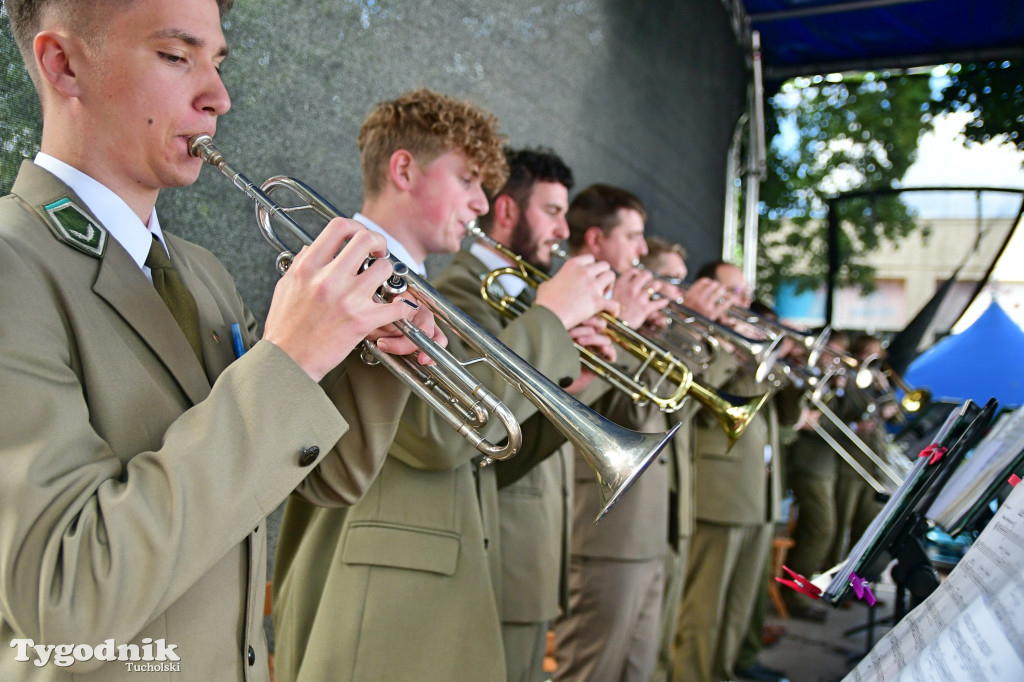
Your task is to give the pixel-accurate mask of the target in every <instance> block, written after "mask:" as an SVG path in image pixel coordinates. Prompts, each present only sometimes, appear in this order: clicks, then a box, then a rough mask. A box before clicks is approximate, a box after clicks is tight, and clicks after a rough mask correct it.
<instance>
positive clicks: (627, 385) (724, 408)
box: [467, 223, 769, 442]
mask: <svg viewBox="0 0 1024 682" xmlns="http://www.w3.org/2000/svg"><path fill="white" fill-rule="evenodd" d="M467 234H468V235H469V236H470V237H472V238H474V239H475V240H477V241H478V242H480V243H482V244H485V245H487V246H489V247H490V248H492V249H494V250H495V251H497V252H498V253H500V254H501V255H502V256H504V257H505V258H506V259H508V260H509V261H511V262H513V263H514V265H513V266H509V267H506V268H498V269H497V270H492V271H491V272H490V273H488V274H487V275H486V276H485V277H484V280H483V281H482V283H481V285H480V294H481V296H483V298H484V300H486V301H487V302H488V303H489V304H490V305H491V306H492V307H493V308H495V309H496V310H498V311H500V312H501V313H503V314H504V315H506V316H508V317H517V316H518V315H521V314H522V313H523V312H525V307H524V305H523V303H522V302H521V301H518V300H517V299H515V298H513V297H511V296H508V295H507V294H504V293H502V294H501V295H498V296H496V295H495V294H494V289H495V287H494V284H495V282H496V281H497V279H498V278H499V277H502V276H505V275H511V276H513V277H517V278H519V279H521V280H522V281H523V282H525V283H526V284H527V285H528V286H531V287H534V288H536V287H537V286H538V285H540V284H541V283H543V282H545V281H547V280H549V279H551V276H550V275H549V274H547V273H546V272H544V271H542V270H540V269H539V268H537V267H535V266H533V265H531V264H530V263H527V262H526V261H525V260H524V259H523V258H522V257H521V256H520V255H519V254H517V253H515V252H514V251H512V250H511V249H509V248H508V247H507V246H505V245H504V244H501V243H499V242H497V241H495V240H494V239H493V238H491V237H490V236H489V235H487V234H485V233H484V232H483V230H482V229H481V228H480V226H479V225H477V224H475V223H474V224H472V225H470V226H468V227H467ZM556 255H559V256H561V255H562V254H556ZM498 288H500V285H499V286H498ZM601 318H602V319H603V320H604V321H605V322H606V323H607V328H606V329H605V332H604V333H605V334H607V335H608V336H609V337H610V338H611V339H612V341H613V342H614V343H615V344H616V345H617V346H619V347H620V348H623V349H624V350H626V351H628V352H629V353H630V354H631V355H633V356H634V357H636V358H637V359H639V360H640V363H641V364H640V367H639V368H638V369H637V370H636V371H634V372H633V373H631V374H630V373H627V372H625V371H623V370H622V369H620V368H619V367H616V366H615V365H614V364H612V363H610V362H608V361H607V360H605V359H604V358H603V357H600V356H599V355H598V354H597V353H595V352H594V351H592V350H591V349H589V348H586V347H585V346H581V345H579V344H576V349H577V350H578V351H579V353H580V361H581V362H582V363H583V365H584V366H586V367H587V368H589V369H590V370H591V371H592V372H594V373H595V374H596V375H597V376H599V377H601V378H602V379H604V380H605V381H607V382H608V383H609V384H611V385H612V386H614V387H615V388H617V389H619V390H621V391H623V392H625V393H626V394H627V395H629V396H630V398H632V399H633V401H634V402H636V403H637V404H645V403H647V402H651V403H654V404H655V405H657V406H658V407H659V408H660V409H661V410H662V411H664V412H674V411H675V410H678V409H679V408H680V407H682V405H683V400H684V399H685V397H686V396H687V395H692V396H693V398H694V399H695V400H696V401H697V402H699V403H700V404H701V405H703V406H704V407H706V408H708V410H710V411H711V413H712V414H714V415H715V418H716V419H718V421H719V422H720V423H721V425H722V428H723V429H725V432H726V435H727V436H728V437H729V439H730V440H731V441H733V442H735V441H736V440H737V439H738V438H739V437H740V436H741V435H742V434H743V431H744V430H746V428H747V426H748V425H749V424H750V420H751V419H752V418H753V416H754V414H756V413H757V410H758V409H760V407H761V405H762V404H764V401H765V400H767V399H768V396H769V394H768V393H766V394H764V395H761V396H755V397H753V398H750V399H747V398H740V397H736V396H729V395H726V394H719V393H717V392H716V391H714V390H712V389H709V388H707V387H705V386H702V385H701V384H699V383H698V382H696V381H695V380H694V378H693V372H692V371H691V370H690V368H689V367H687V366H686V364H685V363H683V362H682V361H681V360H680V359H678V358H677V357H675V356H674V355H673V354H672V352H671V351H668V350H665V349H663V348H661V347H659V346H658V345H657V344H655V343H654V342H652V341H651V340H650V339H649V338H647V337H646V336H644V335H643V334H641V333H640V332H638V331H637V330H635V329H633V328H632V327H630V326H629V325H628V324H626V323H625V322H623V321H622V320H619V319H618V318H616V317H614V316H612V315H610V314H608V313H601ZM648 370H653V373H654V374H655V375H656V376H657V378H656V379H655V380H654V381H653V382H651V381H648V380H647V379H645V376H644V375H645V374H646V373H647V371H648ZM662 386H667V387H668V388H667V390H666V391H664V392H663V391H662Z"/></svg>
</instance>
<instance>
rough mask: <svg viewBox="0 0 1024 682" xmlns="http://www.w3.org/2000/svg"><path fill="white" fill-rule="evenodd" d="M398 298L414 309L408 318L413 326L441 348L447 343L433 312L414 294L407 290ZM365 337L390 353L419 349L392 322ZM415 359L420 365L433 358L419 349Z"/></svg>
mask: <svg viewBox="0 0 1024 682" xmlns="http://www.w3.org/2000/svg"><path fill="white" fill-rule="evenodd" d="M399 298H402V299H404V300H405V302H406V304H407V305H409V306H411V307H413V308H414V309H415V312H414V313H413V316H412V318H411V319H410V320H409V321H410V322H411V323H412V324H413V325H414V326H416V327H418V328H419V329H420V331H422V332H423V333H424V334H426V335H427V336H429V337H430V338H431V339H432V340H433V341H435V342H436V343H437V344H439V345H440V346H441V347H442V348H443V347H445V346H447V345H448V337H447V336H445V334H444V332H443V331H441V327H440V326H439V325H438V324H437V322H436V321H435V320H434V314H433V313H432V312H430V309H429V308H427V307H426V305H424V304H423V303H422V302H421V301H420V300H419V299H418V298H417V297H416V295H415V294H413V293H412V292H408V291H407V292H404V293H402V294H400V295H399ZM396 300H397V299H396ZM366 338H367V340H368V341H371V342H374V343H376V344H377V347H378V348H380V349H381V350H382V351H384V352H385V353H390V354H391V355H409V354H410V353H414V352H416V351H418V350H419V348H418V347H417V346H416V344H414V343H413V342H412V341H411V340H409V337H407V336H405V335H404V334H402V332H400V331H399V330H398V328H397V327H396V326H395V325H393V324H389V325H386V326H384V327H378V328H377V329H374V330H373V331H372V332H370V333H369V334H368V335H367V336H366ZM417 361H418V362H419V363H420V364H421V365H429V364H431V363H433V361H434V360H433V358H431V357H430V356H429V355H427V354H426V353H424V352H422V351H420V353H419V356H418V357H417Z"/></svg>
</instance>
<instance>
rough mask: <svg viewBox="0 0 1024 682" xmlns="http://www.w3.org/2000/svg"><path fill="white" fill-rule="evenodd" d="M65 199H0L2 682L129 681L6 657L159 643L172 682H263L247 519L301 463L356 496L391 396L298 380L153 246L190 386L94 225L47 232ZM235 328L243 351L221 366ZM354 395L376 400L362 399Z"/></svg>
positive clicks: (86, 665)
mask: <svg viewBox="0 0 1024 682" xmlns="http://www.w3.org/2000/svg"><path fill="white" fill-rule="evenodd" d="M65 198H66V199H69V200H70V202H74V203H75V204H76V205H78V206H83V204H82V202H81V200H80V199H79V198H78V197H76V196H75V195H74V194H73V193H72V192H71V191H70V189H69V188H68V187H67V186H66V185H64V184H63V183H61V182H60V181H59V180H57V178H55V177H54V176H53V175H51V174H50V173H48V172H46V171H44V170H43V169H41V168H39V167H38V166H36V165H35V164H33V163H30V162H26V163H25V164H23V166H22V169H21V172H20V174H19V176H18V178H17V180H16V182H15V184H14V188H13V191H12V194H11V195H8V196H7V197H4V198H3V199H0V272H2V273H3V278H2V282H0V310H2V311H3V314H2V315H0V518H2V522H0V679H3V680H22V679H31V680H70V679H75V680H79V679H81V680H85V679H102V680H119V679H132V680H136V679H138V678H137V676H138V675H139V674H140V673H136V672H131V671H129V670H127V668H126V665H125V663H124V662H122V661H112V662H107V663H104V662H103V661H101V660H97V659H96V658H93V659H92V660H89V661H85V662H81V663H76V664H74V665H72V666H70V667H59V666H56V665H55V664H54V662H53V659H52V657H51V660H50V662H49V663H48V664H47V665H44V666H40V667H37V666H36V665H35V664H34V660H33V661H31V662H29V661H16V660H15V656H16V653H17V650H16V648H12V647H11V646H10V642H11V641H12V640H13V639H31V640H33V642H34V643H35V644H37V645H61V644H64V645H88V646H90V647H96V646H97V645H100V644H102V643H104V642H106V641H107V640H113V645H114V646H115V647H116V646H117V645H122V644H123V645H128V644H135V645H136V646H139V647H140V648H141V647H142V646H143V644H145V643H149V640H153V641H154V642H155V641H158V640H164V644H165V645H166V646H168V647H169V646H172V645H173V646H174V647H176V648H174V649H173V653H174V655H176V656H177V657H178V658H179V659H180V661H178V663H180V674H181V678H182V679H203V680H266V679H267V678H268V669H267V664H266V661H267V651H266V643H265V639H264V635H263V599H264V589H265V588H264V586H265V581H266V575H265V574H266V530H265V526H264V518H265V516H266V515H267V514H268V513H269V512H270V511H272V510H273V509H274V508H275V507H276V506H277V505H278V504H280V503H281V501H282V500H283V499H284V498H285V497H286V496H287V495H288V494H289V493H290V492H291V491H292V490H293V489H294V488H295V487H296V486H298V485H300V483H302V481H303V479H304V478H305V477H306V476H307V474H309V473H310V472H311V471H313V470H314V466H315V465H316V464H317V463H318V462H319V463H320V466H319V468H318V473H319V474H320V476H317V477H313V478H311V480H310V482H309V483H307V484H305V486H304V490H305V492H306V493H307V494H308V495H310V496H311V498H312V499H314V500H317V501H320V502H323V503H330V504H338V505H342V504H351V503H352V502H354V501H355V500H356V499H358V498H359V497H360V496H361V495H362V494H363V492H364V491H365V490H366V488H367V487H368V486H369V482H370V481H371V480H372V478H373V476H374V475H375V473H376V471H377V469H378V467H379V466H380V465H381V462H382V460H383V453H384V452H385V447H384V446H386V444H387V443H388V442H390V440H391V437H392V433H393V431H394V429H395V428H397V418H398V413H397V410H398V409H400V408H401V406H402V405H403V404H404V402H405V398H406V396H407V391H406V390H405V389H404V387H402V386H401V385H400V384H399V383H398V382H397V381H395V380H393V379H392V378H391V377H390V376H389V375H388V374H387V372H384V371H382V370H379V369H368V368H363V367H361V366H359V365H358V364H354V365H353V367H352V372H351V373H348V372H346V371H345V370H343V369H342V370H338V371H336V372H335V373H334V374H333V375H332V376H331V377H329V378H328V380H325V382H324V384H323V386H324V387H321V386H318V385H317V384H316V383H314V382H312V381H310V379H309V377H308V376H307V375H306V374H305V372H303V371H302V370H301V369H300V368H299V367H298V365H296V364H295V363H294V362H293V361H292V360H291V359H290V358H289V357H288V356H287V355H285V354H284V353H283V352H281V351H280V350H279V349H278V348H277V347H275V346H274V345H272V344H270V343H269V342H262V341H261V342H257V341H256V339H257V336H256V323H255V319H254V318H253V316H252V314H251V313H250V312H249V311H248V310H247V309H246V308H245V306H244V305H243V303H242V301H241V298H240V297H239V294H238V292H237V291H236V290H235V287H234V284H233V282H232V280H231V277H230V276H229V274H228V273H227V271H226V270H225V269H224V268H223V266H222V265H221V264H220V263H219V262H218V261H217V260H216V258H214V257H213V255H212V254H210V253H209V252H207V251H205V250H204V249H201V248H200V247H198V246H195V245H193V244H190V243H188V242H185V241H183V240H181V239H178V238H175V237H173V236H172V235H166V234H165V237H166V242H167V246H168V248H169V251H170V258H171V261H172V263H173V264H174V265H175V267H176V268H177V269H178V271H179V272H180V274H181V277H182V279H183V280H184V283H185V284H186V286H187V287H188V288H189V289H190V290H191V292H192V294H193V296H194V297H195V299H196V304H197V306H198V309H199V319H200V328H201V332H202V336H203V339H202V351H203V357H204V363H205V366H206V372H205V373H204V371H203V369H202V367H201V365H200V364H199V363H198V362H197V360H196V356H195V355H194V354H193V352H192V350H191V347H190V346H189V345H188V342H187V341H186V340H185V336H184V334H182V332H181V330H180V328H178V326H177V324H176V323H175V321H174V318H173V317H172V316H171V314H170V312H169V311H168V310H167V307H166V306H165V305H164V303H163V301H162V300H161V299H160V298H159V296H158V295H157V293H156V291H155V290H154V289H153V286H152V285H151V284H150V283H149V281H148V280H147V279H146V277H145V275H144V273H143V272H142V270H141V269H140V268H139V267H138V266H137V265H136V263H135V262H134V261H133V260H132V259H131V257H130V256H129V255H128V253H127V252H126V251H125V250H124V249H123V248H122V247H121V245H120V244H118V243H117V242H116V241H115V240H113V239H107V240H106V241H104V240H103V239H104V237H105V236H109V235H107V233H106V231H105V229H104V228H103V227H102V226H101V225H99V221H98V220H96V218H95V216H92V215H91V214H89V213H88V211H87V210H85V209H83V210H84V213H80V214H79V213H77V210H76V209H75V208H73V207H72V206H71V205H70V203H66V204H64V205H63V208H62V209H61V210H60V211H58V216H60V217H65V216H67V215H73V217H74V216H77V219H76V220H70V221H69V220H66V219H65V220H64V221H63V222H62V221H61V220H56V219H52V218H51V216H50V214H49V213H48V212H47V209H46V208H45V207H47V206H50V207H51V209H55V208H56V207H57V206H58V204H57V203H56V202H59V201H61V200H63V199H65ZM61 211H72V212H73V214H66V213H61ZM86 220H88V221H89V222H88V223H87V222H86ZM68 225H71V226H73V227H72V229H70V231H69V228H68ZM236 322H237V323H239V324H240V325H241V328H242V330H243V335H244V341H245V344H246V347H247V348H249V351H248V353H246V354H245V355H244V356H243V357H242V358H241V359H239V360H237V361H235V357H234V353H233V351H232V347H231V343H230V339H231V334H230V327H231V325H232V323H236ZM356 374H358V375H361V377H362V379H361V380H360V379H357V378H356V376H355V375H356ZM353 384H362V385H363V386H364V388H363V389H356V388H354V387H353ZM365 386H376V387H377V389H378V391H379V393H377V394H375V395H374V396H373V397H372V398H367V397H366V392H365ZM325 389H326V392H325ZM357 397H358V398H357ZM332 399H333V401H334V402H332ZM357 400H358V402H357ZM335 403H337V405H338V406H337V407H336V406H335ZM339 409H340V411H341V414H339ZM342 414H344V415H345V417H343V416H342ZM346 418H348V419H349V420H350V421H351V426H352V428H351V429H350V430H349V424H347V423H346ZM362 419H367V422H368V423H369V422H375V423H378V425H380V426H382V428H381V429H377V428H375V427H369V426H367V427H364V428H363V427H360V420H362ZM346 431H347V433H346ZM342 434H345V435H344V437H343V436H342ZM339 439H341V440H340V441H339ZM336 445H337V446H338V448H339V449H338V451H336V452H332V453H331V454H328V453H329V452H330V451H331V450H332V448H335V446H336ZM314 446H316V447H317V448H319V452H316V451H314V450H313V449H312V448H313V447H314ZM342 450H344V452H345V455H346V457H345V459H344V461H342V460H341V459H340V458H339V456H338V455H339V453H340V452H341V451H342ZM374 453H376V454H375V455H374ZM30 656H31V658H32V659H34V658H35V656H34V654H33V653H31V650H30ZM173 662H174V661H173V660H169V661H168V663H173Z"/></svg>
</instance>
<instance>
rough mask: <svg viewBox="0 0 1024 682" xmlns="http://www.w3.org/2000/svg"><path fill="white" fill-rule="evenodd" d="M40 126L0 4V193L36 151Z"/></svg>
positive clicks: (32, 92)
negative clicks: (23, 160)
mask: <svg viewBox="0 0 1024 682" xmlns="http://www.w3.org/2000/svg"><path fill="white" fill-rule="evenodd" d="M42 127H43V119H42V115H41V114H40V112H39V98H38V97H37V96H36V90H35V88H34V87H33V86H32V80H31V79H30V78H29V76H28V71H26V70H25V64H24V63H23V62H22V61H21V53H20V52H19V51H18V46H17V45H15V43H14V37H13V36H12V35H11V24H10V22H9V21H8V20H7V7H6V5H5V6H3V7H0V196H2V195H4V194H7V193H8V192H9V191H10V189H11V185H13V184H14V177H15V176H16V175H17V174H18V167H19V166H21V160H22V159H30V158H32V157H33V156H35V154H36V152H37V151H39V137H40V135H41V134H42Z"/></svg>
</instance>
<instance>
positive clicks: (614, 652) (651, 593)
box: [555, 556, 665, 682]
mask: <svg viewBox="0 0 1024 682" xmlns="http://www.w3.org/2000/svg"><path fill="white" fill-rule="evenodd" d="M664 595H665V561H664V559H662V558H658V559H648V560H644V561H616V560H611V559H593V558H590V557H577V556H574V557H573V558H572V562H571V564H570V570H569V615H568V616H567V617H566V618H562V619H560V620H559V621H558V622H557V623H556V624H555V655H556V656H557V658H558V670H557V671H556V672H555V680H556V681H557V682H564V681H566V680H573V681H574V682H650V679H651V674H652V672H653V671H654V664H655V661H656V660H657V657H658V626H659V624H660V623H661V602H662V599H664Z"/></svg>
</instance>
